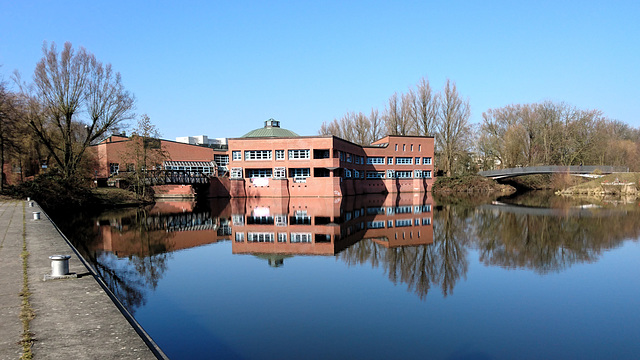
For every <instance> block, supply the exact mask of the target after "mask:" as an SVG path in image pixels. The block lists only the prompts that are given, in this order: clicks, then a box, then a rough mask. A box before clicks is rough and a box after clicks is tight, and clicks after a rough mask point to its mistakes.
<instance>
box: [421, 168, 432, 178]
mask: <svg viewBox="0 0 640 360" xmlns="http://www.w3.org/2000/svg"><path fill="white" fill-rule="evenodd" d="M422 175H423V176H424V177H425V178H427V179H431V170H425V171H424V172H423V173H422Z"/></svg>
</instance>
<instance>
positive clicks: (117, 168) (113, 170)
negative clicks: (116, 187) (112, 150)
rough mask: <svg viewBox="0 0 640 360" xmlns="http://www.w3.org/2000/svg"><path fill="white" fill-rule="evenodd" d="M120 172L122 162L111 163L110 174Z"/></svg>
mask: <svg viewBox="0 0 640 360" xmlns="http://www.w3.org/2000/svg"><path fill="white" fill-rule="evenodd" d="M119 172H120V164H118V163H111V164H109V174H110V175H118V173H119Z"/></svg>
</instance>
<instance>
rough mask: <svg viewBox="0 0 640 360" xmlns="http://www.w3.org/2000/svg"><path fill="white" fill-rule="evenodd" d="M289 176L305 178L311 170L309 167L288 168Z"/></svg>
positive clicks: (309, 174)
mask: <svg viewBox="0 0 640 360" xmlns="http://www.w3.org/2000/svg"><path fill="white" fill-rule="evenodd" d="M289 176H290V177H293V178H307V177H309V176H311V171H310V170H309V168H294V169H289Z"/></svg>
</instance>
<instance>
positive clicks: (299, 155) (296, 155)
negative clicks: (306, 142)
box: [289, 149, 309, 160]
mask: <svg viewBox="0 0 640 360" xmlns="http://www.w3.org/2000/svg"><path fill="white" fill-rule="evenodd" d="M300 159H309V150H308V149H307V150H289V160H300Z"/></svg>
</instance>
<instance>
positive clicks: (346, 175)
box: [344, 169, 351, 178]
mask: <svg viewBox="0 0 640 360" xmlns="http://www.w3.org/2000/svg"><path fill="white" fill-rule="evenodd" d="M344 177H346V178H350V177H351V170H349V169H344Z"/></svg>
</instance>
